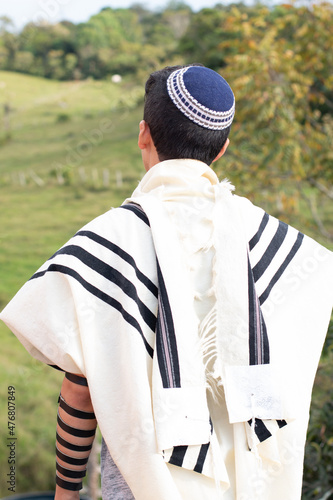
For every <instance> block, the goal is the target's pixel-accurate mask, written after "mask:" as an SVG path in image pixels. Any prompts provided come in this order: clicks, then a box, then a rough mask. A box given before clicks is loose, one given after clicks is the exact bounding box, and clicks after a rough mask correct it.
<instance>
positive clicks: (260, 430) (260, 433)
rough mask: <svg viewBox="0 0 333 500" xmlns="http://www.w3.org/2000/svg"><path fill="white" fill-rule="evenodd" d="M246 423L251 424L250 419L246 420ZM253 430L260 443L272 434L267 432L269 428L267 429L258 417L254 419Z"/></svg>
mask: <svg viewBox="0 0 333 500" xmlns="http://www.w3.org/2000/svg"><path fill="white" fill-rule="evenodd" d="M248 424H249V425H250V426H251V425H252V420H248ZM254 431H255V433H256V436H257V438H258V439H259V441H260V442H261V443H262V442H263V441H265V440H266V439H268V438H269V437H271V435H272V434H271V433H270V432H269V430H268V429H267V427H266V425H265V424H264V422H263V421H262V420H260V419H259V418H256V419H255V425H254Z"/></svg>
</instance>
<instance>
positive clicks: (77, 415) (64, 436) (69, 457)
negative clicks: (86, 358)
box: [55, 373, 97, 500]
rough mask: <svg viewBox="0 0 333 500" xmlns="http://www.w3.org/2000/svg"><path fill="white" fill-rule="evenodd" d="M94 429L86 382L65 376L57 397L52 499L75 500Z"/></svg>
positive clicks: (73, 376) (75, 376)
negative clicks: (55, 468) (55, 464)
mask: <svg viewBox="0 0 333 500" xmlns="http://www.w3.org/2000/svg"><path fill="white" fill-rule="evenodd" d="M96 426H97V422H96V418H95V415H94V413H93V407H92V403H91V399H90V393H89V388H88V385H87V381H86V379H85V378H83V377H79V376H78V375H72V374H68V373H66V376H65V378H64V381H63V383H62V387H61V393H60V396H59V410H58V423H57V442H56V453H57V475H56V483H57V485H56V492H55V500H78V499H79V490H80V489H81V488H82V478H83V477H84V476H85V473H86V467H87V462H88V458H89V455H90V451H91V447H92V444H93V441H94V437H95V431H96Z"/></svg>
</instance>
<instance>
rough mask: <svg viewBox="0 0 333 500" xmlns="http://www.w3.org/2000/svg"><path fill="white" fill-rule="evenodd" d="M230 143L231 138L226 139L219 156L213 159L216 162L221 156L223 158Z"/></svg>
mask: <svg viewBox="0 0 333 500" xmlns="http://www.w3.org/2000/svg"><path fill="white" fill-rule="evenodd" d="M229 144H230V141H229V139H227V140H226V141H225V143H224V146H223V148H222V149H221V151H220V152H219V154H218V155H217V157H216V158H215V160H213V163H214V161H217V160H218V159H219V158H221V156H223V155H224V153H225V152H226V150H227V147H228V146H229Z"/></svg>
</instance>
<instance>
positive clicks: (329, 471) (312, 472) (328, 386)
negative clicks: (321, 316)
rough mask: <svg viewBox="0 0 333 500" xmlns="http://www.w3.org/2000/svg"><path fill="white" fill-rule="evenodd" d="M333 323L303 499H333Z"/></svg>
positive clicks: (317, 397)
mask: <svg viewBox="0 0 333 500" xmlns="http://www.w3.org/2000/svg"><path fill="white" fill-rule="evenodd" d="M332 363H333V320H332V321H331V323H330V327H329V330H328V335H327V338H326V342H325V346H324V350H323V358H322V361H321V364H320V367H319V370H318V375H317V380H316V384H315V387H314V391H313V404H312V411H311V417H310V422H309V429H308V436H307V444H306V448H305V461H304V479H303V495H302V499H304V500H322V499H323V498H325V499H326V500H332V498H333V418H332V414H333V389H332Z"/></svg>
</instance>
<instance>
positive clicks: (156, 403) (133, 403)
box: [0, 160, 333, 500]
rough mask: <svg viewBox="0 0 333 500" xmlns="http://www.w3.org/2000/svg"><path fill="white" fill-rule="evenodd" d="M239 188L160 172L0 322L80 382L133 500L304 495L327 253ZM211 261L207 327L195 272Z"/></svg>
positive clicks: (178, 163) (181, 163)
mask: <svg viewBox="0 0 333 500" xmlns="http://www.w3.org/2000/svg"><path fill="white" fill-rule="evenodd" d="M231 190H232V186H230V184H229V183H228V182H226V181H224V182H222V183H219V182H218V180H217V178H216V176H215V174H214V172H213V171H212V170H211V169H210V168H209V167H207V165H205V164H203V163H200V162H197V161H193V160H175V161H166V162H162V163H160V164H158V165H155V166H154V167H153V168H152V169H151V170H150V171H149V172H148V173H147V174H146V175H145V177H144V178H143V180H142V181H141V183H140V185H139V186H138V188H137V189H136V190H135V192H134V193H133V196H132V198H131V199H130V200H127V202H125V204H124V205H123V206H122V207H119V208H117V209H113V210H110V211H109V212H107V213H106V214H104V215H102V216H100V217H98V218H97V219H95V220H94V221H92V222H90V223H89V224H87V225H86V226H85V227H84V228H83V229H82V230H81V231H79V232H78V233H77V234H76V235H75V236H74V237H73V238H72V239H71V240H70V241H69V242H68V243H67V244H66V245H65V246H64V247H62V248H61V249H60V250H59V251H58V252H57V253H56V254H55V255H54V256H53V257H52V258H51V259H50V260H49V261H47V262H46V263H45V264H44V265H43V266H42V267H41V268H40V269H39V271H38V272H37V273H36V274H35V275H34V276H33V277H32V279H31V280H30V281H29V282H28V283H26V284H25V285H24V286H23V288H22V289H21V290H20V291H19V292H18V294H17V295H16V296H15V297H14V299H13V300H12V301H11V302H10V303H9V305H8V306H7V307H6V308H5V309H4V311H3V312H2V313H1V315H0V317H1V319H2V320H3V321H5V323H7V325H8V326H9V328H11V330H12V331H13V332H14V333H15V335H16V336H17V337H18V339H19V340H20V341H21V342H22V344H23V345H24V346H25V347H26V348H27V350H28V351H29V352H30V353H31V354H32V355H33V356H34V357H35V358H37V359H39V360H40V361H42V362H45V363H47V364H50V365H56V366H58V367H60V368H61V369H62V370H64V371H67V372H72V373H78V374H82V375H84V376H86V377H87V379H88V383H89V387H90V393H91V397H92V402H93V405H94V409H95V413H96V416H97V420H98V423H99V426H100V429H101V432H102V434H103V436H104V439H105V441H106V443H107V445H108V448H109V450H110V453H111V455H112V457H113V459H114V461H115V462H116V464H117V465H118V467H119V469H120V471H121V472H122V474H123V476H124V478H125V480H126V481H127V483H128V484H129V486H130V488H131V490H132V492H133V494H134V496H135V498H136V499H139V500H141V499H142V500H150V499H151V500H156V499H161V500H163V499H168V500H169V499H171V498H172V499H175V500H177V499H182V498H191V500H195V499H196V498H198V499H203V498H207V499H208V498H209V499H214V498H222V496H223V499H227V500H229V499H230V500H231V499H237V500H247V499H249V500H250V499H251V500H253V499H254V498H256V499H259V500H260V499H262V500H281V498H283V499H286V500H289V499H290V500H296V499H297V498H300V491H301V482H302V463H303V453H304V442H305V436H306V428H307V422H308V412H309V405H310V399H311V390H312V385H313V380H314V376H315V372H316V369H317V365H318V361H319V357H320V353H321V349H322V345H323V342H324V338H325V334H326V331H327V326H328V322H329V318H330V313H331V308H332V303H333V291H332V288H333V287H332V278H333V258H332V253H331V252H329V251H328V250H326V249H325V248H323V247H321V246H320V245H318V244H317V243H316V242H314V241H313V240H312V239H310V238H308V237H306V236H304V235H302V234H301V233H299V232H298V231H296V230H295V229H293V228H291V227H289V226H287V225H286V224H284V223H282V222H279V221H278V220H277V219H275V218H273V217H270V216H268V215H267V214H265V212H264V211H262V210H261V209H259V208H257V207H255V206H253V205H252V204H251V203H250V202H249V201H248V200H246V199H244V198H240V197H237V196H235V195H233V194H232V193H231ZM129 202H130V204H129ZM175 220H176V221H178V222H177V223H176V224H175V223H174V222H175ZM171 221H172V222H171ZM187 224H188V227H186V225H187ZM191 224H193V227H197V228H200V231H199V234H198V238H197V242H195V238H194V239H193V237H192V240H191V242H192V243H191V244H192V248H191V249H190V250H188V249H187V250H186V241H185V240H184V239H183V237H182V234H183V235H184V233H185V234H186V233H189V231H190V230H191V231H192V226H191ZM189 228H191V229H189ZM192 233H193V231H192ZM193 242H194V243H193ZM202 251H207V252H213V254H214V258H213V265H212V287H211V290H208V291H207V293H206V302H205V304H206V305H207V304H209V311H208V313H207V314H206V316H205V318H204V319H203V318H202V316H201V317H200V314H198V307H197V306H195V303H196V299H197V298H198V297H197V296H198V290H195V288H194V287H193V280H192V278H191V276H192V275H191V265H190V262H187V261H186V260H187V259H188V256H189V255H190V254H191V252H192V254H193V259H194V260H193V262H195V255H196V254H197V255H199V254H200V252H202ZM209 297H210V298H209ZM206 312H207V311H206ZM207 387H209V389H210V391H211V393H212V394H213V396H212V395H211V393H210V392H209V393H208V394H207V392H206V389H207ZM224 393H225V401H224ZM167 462H169V464H167ZM170 464H172V465H170ZM175 466H178V467H175ZM186 469H188V471H186ZM193 471H195V472H193ZM200 473H201V474H200ZM208 478H211V479H208ZM191 479H193V481H191ZM212 479H213V480H212Z"/></svg>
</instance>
